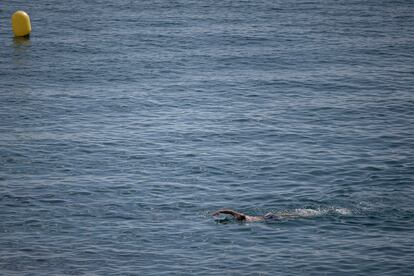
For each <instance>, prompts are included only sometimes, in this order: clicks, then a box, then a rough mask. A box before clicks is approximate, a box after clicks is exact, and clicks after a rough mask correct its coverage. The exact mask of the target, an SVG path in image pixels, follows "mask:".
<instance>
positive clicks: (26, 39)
mask: <svg viewBox="0 0 414 276" xmlns="http://www.w3.org/2000/svg"><path fill="white" fill-rule="evenodd" d="M13 45H14V46H15V47H20V46H30V45H31V42H30V36H19V37H16V36H15V37H13Z"/></svg>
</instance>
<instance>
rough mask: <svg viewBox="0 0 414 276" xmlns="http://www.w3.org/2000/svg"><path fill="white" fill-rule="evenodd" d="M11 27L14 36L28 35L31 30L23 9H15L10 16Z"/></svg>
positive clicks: (28, 18)
mask: <svg viewBox="0 0 414 276" xmlns="http://www.w3.org/2000/svg"><path fill="white" fill-rule="evenodd" d="M12 29H13V33H14V35H15V36H28V35H30V32H31V31H32V26H31V25H30V17H29V15H28V14H27V13H25V12H24V11H17V12H15V13H14V14H13V16H12Z"/></svg>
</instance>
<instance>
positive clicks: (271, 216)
mask: <svg viewBox="0 0 414 276" xmlns="http://www.w3.org/2000/svg"><path fill="white" fill-rule="evenodd" d="M220 214H225V215H231V216H233V217H234V218H235V219H236V220H238V221H242V222H258V221H265V220H279V219H283V218H289V217H294V216H292V215H289V214H286V215H277V214H273V213H267V214H266V215H264V216H248V215H246V214H243V213H240V212H236V211H233V210H231V209H221V210H218V211H216V212H214V213H213V216H218V215H220Z"/></svg>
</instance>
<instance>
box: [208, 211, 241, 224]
mask: <svg viewBox="0 0 414 276" xmlns="http://www.w3.org/2000/svg"><path fill="white" fill-rule="evenodd" d="M219 214H226V215H231V216H233V217H234V218H235V219H237V220H240V221H244V220H246V217H247V216H246V215H245V214H243V213H239V212H236V211H233V210H230V209H222V210H218V211H216V212H214V213H213V216H217V215H219Z"/></svg>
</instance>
